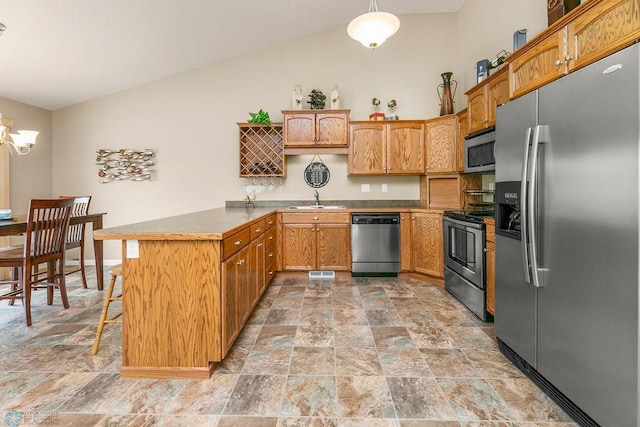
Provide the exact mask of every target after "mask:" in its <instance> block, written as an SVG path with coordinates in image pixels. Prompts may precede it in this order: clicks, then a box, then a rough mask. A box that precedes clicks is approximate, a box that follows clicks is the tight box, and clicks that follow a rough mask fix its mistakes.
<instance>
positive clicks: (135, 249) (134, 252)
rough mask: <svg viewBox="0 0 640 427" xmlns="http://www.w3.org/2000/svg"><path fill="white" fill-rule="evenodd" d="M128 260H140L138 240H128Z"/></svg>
mask: <svg viewBox="0 0 640 427" xmlns="http://www.w3.org/2000/svg"><path fill="white" fill-rule="evenodd" d="M127 258H128V259H132V258H140V247H139V246H138V241H137V240H127Z"/></svg>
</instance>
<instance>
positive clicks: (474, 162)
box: [464, 127, 496, 173]
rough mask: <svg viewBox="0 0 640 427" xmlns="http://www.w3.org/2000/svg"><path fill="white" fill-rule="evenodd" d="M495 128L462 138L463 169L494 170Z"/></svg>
mask: <svg viewBox="0 0 640 427" xmlns="http://www.w3.org/2000/svg"><path fill="white" fill-rule="evenodd" d="M495 147H496V128H495V127H491V128H488V129H485V130H483V131H480V132H476V133H474V134H471V135H468V136H467V137H466V138H465V140H464V171H465V172H466V173H494V172H495V170H496V156H495V154H496V151H495Z"/></svg>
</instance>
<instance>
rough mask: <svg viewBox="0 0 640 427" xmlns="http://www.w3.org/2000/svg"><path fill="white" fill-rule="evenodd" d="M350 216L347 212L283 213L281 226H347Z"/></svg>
mask: <svg viewBox="0 0 640 427" xmlns="http://www.w3.org/2000/svg"><path fill="white" fill-rule="evenodd" d="M350 222H351V215H350V214H349V212H331V213H324V212H323V213H312V212H305V213H283V214H282V223H283V224H314V223H319V224H349V223H350Z"/></svg>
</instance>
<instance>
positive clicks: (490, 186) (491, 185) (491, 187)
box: [489, 182, 495, 191]
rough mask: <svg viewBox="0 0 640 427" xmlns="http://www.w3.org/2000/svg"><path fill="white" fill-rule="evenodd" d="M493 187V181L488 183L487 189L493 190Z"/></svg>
mask: <svg viewBox="0 0 640 427" xmlns="http://www.w3.org/2000/svg"><path fill="white" fill-rule="evenodd" d="M494 189H495V184H494V183H493V182H490V183H489V190H492V191H493V190H494Z"/></svg>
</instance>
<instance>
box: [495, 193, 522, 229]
mask: <svg viewBox="0 0 640 427" xmlns="http://www.w3.org/2000/svg"><path fill="white" fill-rule="evenodd" d="M496 208H497V209H496V234H499V235H501V236H506V237H511V238H512V239H518V240H520V181H506V182H496Z"/></svg>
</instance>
